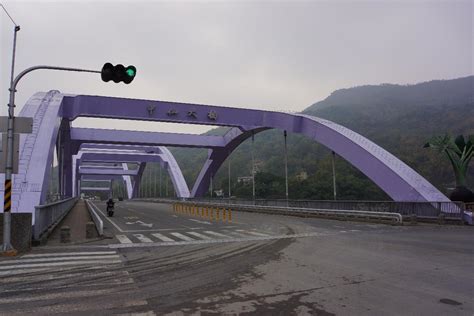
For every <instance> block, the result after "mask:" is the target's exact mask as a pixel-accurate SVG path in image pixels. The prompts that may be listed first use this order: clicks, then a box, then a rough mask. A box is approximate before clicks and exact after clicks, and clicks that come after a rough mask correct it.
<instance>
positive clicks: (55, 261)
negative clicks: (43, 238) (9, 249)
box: [0, 251, 122, 277]
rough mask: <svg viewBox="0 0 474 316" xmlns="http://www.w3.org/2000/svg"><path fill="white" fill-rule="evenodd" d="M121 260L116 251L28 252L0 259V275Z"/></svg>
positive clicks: (107, 263) (112, 262)
mask: <svg viewBox="0 0 474 316" xmlns="http://www.w3.org/2000/svg"><path fill="white" fill-rule="evenodd" d="M121 262H122V261H121V260H120V256H119V255H118V254H117V252H116V251H96V252H92V251H89V252H68V253H63V252H58V253H52V252H47V253H43V254H29V255H24V256H21V257H20V258H18V259H12V260H4V261H0V276H2V277H11V276H20V275H22V274H30V275H31V274H34V275H38V274H39V275H41V273H40V272H43V271H47V270H48V269H55V271H59V270H58V269H63V268H68V267H69V268H70V267H74V266H77V267H79V266H80V267H82V268H86V269H89V267H87V266H90V268H94V267H104V266H109V265H115V264H118V263H121Z"/></svg>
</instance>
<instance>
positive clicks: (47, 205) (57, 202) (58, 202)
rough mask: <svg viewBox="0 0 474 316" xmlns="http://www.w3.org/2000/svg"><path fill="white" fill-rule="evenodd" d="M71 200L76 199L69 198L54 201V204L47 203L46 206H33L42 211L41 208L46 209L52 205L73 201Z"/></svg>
mask: <svg viewBox="0 0 474 316" xmlns="http://www.w3.org/2000/svg"><path fill="white" fill-rule="evenodd" d="M73 199H76V197H71V198H67V199H64V200H59V201H56V202H51V203H48V204H43V205H37V206H35V208H39V209H42V208H46V207H51V206H54V205H57V204H62V203H65V202H67V201H70V200H73Z"/></svg>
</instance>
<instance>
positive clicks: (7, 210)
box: [2, 5, 20, 256]
mask: <svg viewBox="0 0 474 316" xmlns="http://www.w3.org/2000/svg"><path fill="white" fill-rule="evenodd" d="M2 8H3V10H4V11H5V12H6V14H7V15H8V17H9V18H10V20H11V21H12V22H13V24H14V25H15V27H14V29H13V53H12V68H11V74H10V89H9V90H10V102H9V104H8V130H7V164H6V167H5V186H4V195H3V247H2V252H3V254H4V255H7V256H16V254H17V251H16V249H15V248H13V246H12V244H11V206H12V202H11V198H12V187H13V184H12V173H13V128H14V123H15V122H14V117H15V116H14V115H15V114H14V113H15V103H14V100H13V98H14V95H15V93H14V90H15V86H14V80H13V76H14V73H15V54H16V37H17V34H18V32H19V31H20V26H19V25H17V24H16V23H15V21H14V20H13V19H12V17H11V16H10V14H8V11H7V10H6V9H5V7H4V6H3V5H2Z"/></svg>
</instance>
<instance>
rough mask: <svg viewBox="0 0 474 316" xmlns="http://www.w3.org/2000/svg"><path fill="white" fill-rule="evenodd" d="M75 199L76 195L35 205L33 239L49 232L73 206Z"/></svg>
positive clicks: (38, 238) (37, 238)
mask: <svg viewBox="0 0 474 316" xmlns="http://www.w3.org/2000/svg"><path fill="white" fill-rule="evenodd" d="M77 200H78V198H77V197H72V198H69V199H66V200H62V201H58V202H54V203H49V204H45V205H38V206H36V207H35V225H34V227H33V239H34V240H40V238H41V237H43V235H44V234H45V233H47V232H48V231H49V232H51V231H52V230H53V229H54V227H56V225H57V224H58V223H59V222H61V220H62V219H63V218H64V216H66V214H67V213H68V212H69V211H70V210H71V209H72V208H73V206H74V205H75V204H76V202H77Z"/></svg>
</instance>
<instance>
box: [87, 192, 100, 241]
mask: <svg viewBox="0 0 474 316" xmlns="http://www.w3.org/2000/svg"><path fill="white" fill-rule="evenodd" d="M86 205H87V209H88V210H89V214H90V215H91V217H92V220H93V221H94V224H95V228H96V229H97V233H98V234H99V236H103V235H104V222H103V221H102V220H101V219H100V217H99V215H98V214H97V212H96V211H95V209H94V207H93V206H92V204H91V203H90V202H89V201H88V200H86Z"/></svg>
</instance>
